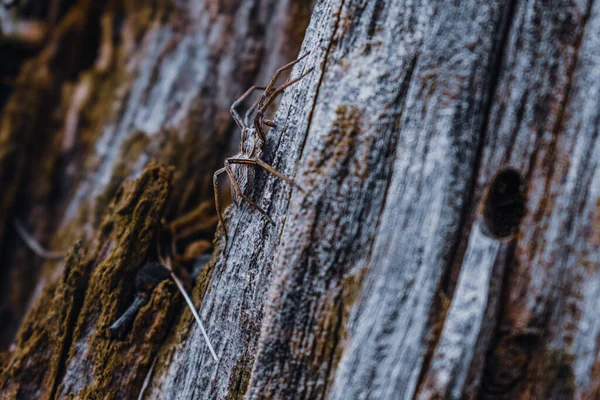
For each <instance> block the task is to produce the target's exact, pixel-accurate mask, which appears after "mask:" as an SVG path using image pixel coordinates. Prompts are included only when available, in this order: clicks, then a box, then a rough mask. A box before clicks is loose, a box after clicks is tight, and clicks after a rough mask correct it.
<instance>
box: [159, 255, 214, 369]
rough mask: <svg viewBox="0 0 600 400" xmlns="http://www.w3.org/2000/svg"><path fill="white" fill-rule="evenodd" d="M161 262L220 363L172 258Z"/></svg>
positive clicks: (211, 351) (211, 352) (212, 353)
mask: <svg viewBox="0 0 600 400" xmlns="http://www.w3.org/2000/svg"><path fill="white" fill-rule="evenodd" d="M160 261H161V262H162V264H163V266H164V267H165V268H166V269H168V270H169V271H170V272H171V277H172V278H173V281H174V282H175V285H177V289H179V291H180V292H181V295H182V296H183V298H184V299H185V302H186V303H187V305H188V307H189V309H190V311H191V312H192V315H193V316H194V318H195V319H196V322H198V326H199V327H200V331H201V332H202V335H203V336H204V340H205V341H206V345H207V346H208V349H209V350H210V354H211V355H212V357H213V359H214V360H215V361H217V362H218V361H219V358H218V357H217V353H216V352H215V349H214V348H213V346H212V344H211V343H210V339H209V337H208V334H207V333H206V329H204V324H203V323H202V320H201V319H200V315H198V312H197V311H196V307H195V306H194V303H193V302H192V299H191V298H190V296H189V295H188V294H187V292H186V290H185V288H184V287H183V284H182V283H181V281H180V280H179V278H177V276H176V275H175V273H174V272H173V268H172V267H171V258H170V257H169V256H167V258H166V259H163V258H162V257H161V260H160Z"/></svg>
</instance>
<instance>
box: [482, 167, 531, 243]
mask: <svg viewBox="0 0 600 400" xmlns="http://www.w3.org/2000/svg"><path fill="white" fill-rule="evenodd" d="M524 214H525V196H524V195H523V181H522V179H521V174H519V172H518V171H516V170H514V169H506V170H504V171H501V172H500V173H498V175H496V177H495V178H494V179H493V180H492V183H491V184H490V187H489V189H488V193H487V196H486V198H485V201H484V204H483V221H484V228H485V229H486V230H487V233H490V234H492V235H493V236H496V237H498V238H505V237H508V236H510V235H512V234H514V233H515V232H517V230H518V228H519V222H520V221H521V219H522V218H523V215H524Z"/></svg>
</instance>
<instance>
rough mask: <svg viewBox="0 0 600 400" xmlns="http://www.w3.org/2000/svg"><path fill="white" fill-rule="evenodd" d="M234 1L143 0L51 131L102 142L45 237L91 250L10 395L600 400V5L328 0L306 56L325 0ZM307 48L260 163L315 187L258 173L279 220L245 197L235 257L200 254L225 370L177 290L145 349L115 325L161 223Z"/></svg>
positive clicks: (29, 327)
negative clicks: (54, 234)
mask: <svg viewBox="0 0 600 400" xmlns="http://www.w3.org/2000/svg"><path fill="white" fill-rule="evenodd" d="M84 3H85V2H83V1H82V2H81V4H84ZM234 3H235V2H234ZM234 3H230V2H208V1H207V2H199V3H195V2H190V3H189V4H188V3H182V4H179V5H178V6H177V7H174V8H172V9H171V8H167V7H165V6H161V7H159V8H157V9H158V10H159V12H158V13H156V14H150V16H148V15H147V14H146V12H150V11H148V10H143V9H140V10H137V9H136V7H135V6H136V5H135V4H133V3H132V4H129V3H127V4H128V7H130V8H125V9H124V15H125V16H126V19H125V21H126V24H125V26H126V27H127V29H125V30H123V31H122V41H117V42H115V43H114V49H113V54H114V56H113V57H114V58H113V59H112V60H113V61H112V62H110V63H108V64H107V65H109V67H106V68H108V69H105V70H102V71H104V72H102V71H100V72H98V69H99V68H100V69H102V68H101V67H102V66H103V65H104V64H102V62H101V61H102V57H99V58H98V59H97V60H96V62H95V65H94V67H93V68H95V74H96V75H94V74H93V73H91V72H90V71H87V72H85V73H82V74H81V75H80V76H79V77H78V78H77V80H76V81H75V83H73V87H74V89H73V90H72V91H71V92H69V93H71V94H70V95H68V96H66V98H65V99H64V101H65V102H66V105H65V106H64V108H66V109H67V110H75V111H72V113H71V114H69V113H68V112H66V113H65V114H64V115H65V121H73V119H70V120H69V119H68V118H66V116H68V115H74V114H77V115H78V114H81V115H83V117H81V118H80V119H78V120H77V119H76V121H84V122H85V123H81V122H79V123H76V124H75V126H76V128H74V130H73V129H71V130H69V129H68V127H69V126H72V124H71V125H69V124H67V123H66V122H65V124H64V126H63V128H61V129H57V130H56V131H57V132H60V133H56V135H59V137H60V138H61V140H60V141H59V142H61V143H63V146H66V145H65V143H66V144H69V143H79V140H80V139H79V138H85V140H83V139H82V140H83V142H84V143H85V145H84V144H83V143H80V146H82V150H81V152H80V153H77V154H80V155H79V156H77V157H75V156H73V157H72V158H69V162H70V163H71V165H73V166H74V167H76V166H78V165H81V166H83V167H82V168H83V172H82V173H81V174H75V175H72V176H66V177H64V179H65V180H66V182H67V183H66V184H65V185H67V187H69V188H70V190H68V191H67V192H68V193H69V194H68V195H66V194H65V195H64V199H65V200H64V201H62V200H61V201H58V200H55V201H56V203H57V204H58V206H57V208H58V209H60V210H63V214H62V217H61V219H60V221H59V223H56V224H55V225H56V227H55V228H47V229H49V230H52V229H57V228H59V227H61V230H60V232H59V233H58V235H59V236H58V237H60V238H63V239H62V241H63V242H68V243H72V242H74V240H75V239H76V238H77V237H81V238H82V240H81V241H80V244H79V245H77V246H75V248H74V250H72V251H71V252H70V255H69V257H68V258H67V260H66V261H65V262H64V265H62V264H61V265H57V266H52V265H50V264H48V265H46V267H45V271H49V272H46V273H45V274H40V276H41V277H44V278H43V279H42V280H40V282H42V283H38V286H44V285H43V282H48V283H46V284H45V289H44V290H43V291H42V290H40V293H42V294H40V295H38V296H37V298H38V300H37V302H36V301H35V300H34V302H33V304H34V305H33V306H32V308H31V310H30V311H29V314H28V316H27V317H26V319H25V323H24V324H23V326H22V327H21V330H20V332H19V336H18V337H19V339H18V341H17V343H16V346H13V348H12V349H10V351H9V352H8V353H6V354H5V355H4V357H3V358H2V360H3V362H2V364H0V365H2V366H3V371H2V375H0V388H1V390H2V392H1V393H2V395H5V396H9V395H14V396H17V395H21V396H26V395H27V394H31V393H35V391H36V390H40V391H42V393H43V394H44V396H45V398H54V397H57V398H60V397H64V398H66V397H68V396H69V395H71V396H75V397H77V396H79V397H83V396H86V395H87V396H89V397H90V398H97V397H105V396H106V397H108V398H122V397H123V396H126V397H132V396H133V397H135V396H136V395H137V394H138V393H139V392H140V388H141V387H142V384H143V381H144V379H147V381H148V387H147V389H146V390H145V392H144V398H147V399H150V398H151V399H162V398H169V399H190V398H197V399H206V398H214V399H217V398H219V399H221V398H249V399H259V398H265V399H271V398H281V399H287V398H305V399H319V398H329V399H355V398H356V399H361V398H372V399H398V398H402V399H412V398H418V399H431V398H451V399H459V398H461V399H462V398H468V399H474V398H478V399H480V398H490V399H529V398H538V399H547V398H552V399H575V398H576V399H579V398H581V399H596V398H598V397H600V350H599V349H600V323H599V322H598V318H597V315H596V313H597V310H598V309H599V308H600V300H599V299H600V176H599V173H600V172H599V171H600V166H599V165H598V163H599V161H598V160H600V141H599V139H598V129H599V128H598V121H600V118H599V115H600V107H599V106H598V105H599V104H600V87H599V85H600V83H599V82H600V72H599V71H600V50H599V49H600V47H599V42H598V41H599V38H600V5H598V3H597V2H592V1H591V0H587V1H560V2H559V1H540V0H530V1H525V0H520V1H512V2H511V1H503V0H494V1H489V2H485V3H483V4H482V3H481V2H475V1H471V0H469V1H466V2H460V4H459V3H458V2H450V1H445V2H437V1H401V0H394V1H387V2H386V1H378V0H373V1H370V0H369V1H359V0H320V1H317V2H316V4H315V5H314V8H313V9H312V16H311V17H310V24H309V26H308V28H307V30H306V33H305V38H304V42H303V44H302V48H301V49H300V50H299V45H300V38H301V37H302V34H303V33H304V29H303V26H305V25H304V24H306V23H307V21H308V16H309V11H308V10H310V7H311V5H310V4H308V3H302V4H300V3H295V2H294V4H293V5H292V2H290V3H287V2H268V1H264V2H252V1H245V0H244V1H240V2H238V3H239V4H238V3H235V4H234ZM114 7H115V6H114V5H113V6H108V7H107V8H106V10H104V14H102V15H104V16H105V17H103V18H109V17H111V18H112V17H115V16H116V15H120V14H119V13H120V12H121V10H120V9H118V8H114ZM155 12H156V11H155ZM106 15H108V16H109V17H106ZM134 21H135V23H134ZM257 21H258V22H257ZM130 23H131V26H129V25H127V24H130ZM102 26H104V27H105V29H108V28H106V27H110V26H113V25H111V24H108V23H106V24H105V25H102ZM127 40H134V42H131V43H128V42H127ZM105 45H106V43H105ZM104 48H106V46H104ZM298 50H299V53H300V54H304V53H305V52H308V51H310V55H309V56H308V57H307V58H306V59H304V60H303V61H302V62H301V63H299V64H298V65H297V66H296V67H295V68H294V70H293V72H292V76H298V75H300V74H301V73H302V71H306V70H307V69H308V68H311V67H314V71H313V72H312V73H311V74H309V75H308V76H307V77H306V78H304V79H303V80H302V81H300V82H299V83H298V84H297V85H295V86H293V87H291V88H290V89H289V90H286V92H285V93H284V95H283V97H282V100H281V103H280V105H279V108H278V111H277V113H276V115H275V118H274V119H275V122H276V123H277V127H276V128H273V129H271V130H270V133H269V135H268V138H267V142H266V146H265V155H264V159H265V161H267V162H269V163H270V164H272V165H273V166H275V167H276V168H277V169H278V170H279V171H281V172H282V173H284V174H286V175H287V176H290V177H293V178H294V179H295V181H296V182H297V183H298V184H299V185H300V186H301V187H303V188H304V189H305V191H300V190H298V189H297V188H291V187H290V186H289V185H287V184H286V183H285V182H283V181H281V180H279V179H277V178H275V177H272V176H270V175H268V174H266V173H264V172H263V171H257V173H256V182H255V184H254V185H253V187H252V188H251V190H250V191H249V192H248V193H247V194H248V195H249V196H250V197H251V198H252V199H253V200H254V201H256V202H257V203H258V204H260V205H261V206H262V207H263V208H265V210H266V211H267V212H268V214H269V216H270V217H271V218H272V220H273V221H274V224H271V223H269V221H268V220H267V219H266V218H265V217H264V216H262V215H261V214H260V213H258V212H256V211H255V210H253V209H252V208H251V207H249V206H248V205H247V204H243V205H242V206H241V207H230V208H229V209H228V210H227V213H226V218H225V220H226V225H227V232H228V234H229V237H228V246H227V248H224V240H223V239H224V237H223V233H224V230H223V229H217V236H216V239H215V242H214V251H213V253H212V258H211V259H210V261H209V262H208V263H207V264H206V258H202V259H200V260H199V261H198V262H197V263H196V265H195V267H194V268H195V270H199V271H200V273H199V276H198V278H197V280H196V285H195V288H194V292H193V294H194V296H193V297H194V299H195V302H196V303H197V304H198V305H199V312H200V316H201V317H202V319H203V321H204V322H205V324H206V326H207V331H208V334H209V336H210V338H211V341H212V343H213V345H214V346H215V349H216V352H217V355H218V357H219V361H218V362H215V361H214V360H213V359H212V357H211V356H210V352H209V350H208V347H207V346H206V343H205V342H204V339H203V337H202V335H201V333H200V330H199V329H198V327H197V326H196V325H195V324H194V322H193V319H192V317H191V314H190V313H189V311H185V309H184V305H183V304H182V303H181V301H180V298H179V296H178V295H176V294H174V288H173V286H172V285H171V284H165V285H163V286H161V287H160V288H161V289H160V290H157V291H155V293H154V294H153V296H152V299H153V300H152V301H151V302H150V303H149V304H148V305H147V306H145V308H144V309H143V310H145V313H147V316H146V317H144V316H138V318H137V319H136V322H135V324H134V328H133V331H132V333H131V334H130V335H129V336H128V339H127V340H126V341H124V342H118V343H114V342H113V341H112V340H109V339H107V338H103V337H102V332H103V330H104V329H105V328H106V326H108V325H110V323H112V322H113V321H114V318H116V317H117V316H118V312H117V311H118V310H121V311H122V310H124V308H125V306H126V303H127V301H126V300H130V298H131V296H130V294H131V285H132V283H131V282H130V281H129V282H128V281H127V277H128V276H131V274H133V273H134V271H136V270H137V269H139V267H141V264H142V262H143V260H145V259H151V258H153V257H156V251H157V249H156V246H153V244H152V243H149V242H148V238H149V237H151V238H154V236H155V234H153V233H152V232H156V231H159V230H161V221H160V219H161V216H162V215H165V216H166V219H167V220H173V219H175V218H176V217H178V216H180V215H182V214H183V213H184V212H185V211H189V210H191V209H193V208H194V207H196V206H197V205H198V204H199V203H202V202H203V201H210V199H211V197H212V191H211V190H212V189H211V188H210V182H211V179H212V172H213V171H214V170H215V169H216V168H217V167H218V166H219V165H220V162H221V160H222V158H223V156H224V155H226V154H228V152H230V153H234V152H235V147H233V146H235V139H234V138H235V136H233V133H234V132H235V130H234V129H233V123H232V121H231V119H230V117H229V115H228V107H229V105H230V103H231V102H232V100H234V99H235V97H237V96H238V95H239V94H241V93H242V92H243V90H244V89H245V88H246V87H248V86H250V85H251V84H252V83H258V84H260V83H266V82H267V81H268V78H269V75H270V74H271V73H272V72H273V71H274V69H275V68H276V67H278V66H280V65H282V64H284V63H285V61H288V60H291V59H293V58H295V56H296V55H297V54H298ZM22 74H23V75H25V74H26V70H24V71H23V73H22ZM25 76H26V75H25ZM86 76H91V78H86ZM23 79H25V78H23ZM86 82H88V83H86ZM86 85H88V87H87V88H86ZM44 87H45V86H44ZM77 88H79V93H86V92H90V93H98V94H94V95H90V96H91V97H90V98H86V99H85V101H78V100H77V99H78V96H77V93H78V90H77ZM45 90H49V91H52V90H54V89H52V88H50V89H45ZM19 93H26V90H25V89H24V88H21V89H20V91H19V89H17V90H15V92H14V95H13V96H16V95H17V94H19ZM81 96H83V95H81ZM83 97H85V96H83ZM105 104H109V105H110V107H101V106H102V105H105ZM67 106H68V107H67ZM7 109H9V108H8V106H7V107H5V111H4V114H3V116H2V122H3V124H8V122H6V120H7V118H9V117H8V116H7V115H9V113H7V111H6V110H7ZM77 110H79V111H77ZM92 116H93V117H94V118H92ZM82 118H83V119H82ZM85 118H87V119H85ZM92 122H93V123H92ZM2 126H6V125H2ZM5 129H9V128H5ZM5 132H6V133H5ZM10 132H12V131H9V130H5V131H2V133H3V134H5V135H8V134H9V133H10ZM68 132H71V134H72V135H74V136H68V135H67V134H68ZM85 132H89V133H87V134H85ZM94 132H95V133H94ZM65 135H67V136H65ZM1 137H2V136H0V138H1ZM49 137H52V136H51V135H50V136H49ZM65 137H67V138H69V137H71V138H73V137H74V138H75V139H70V140H67V139H65ZM72 140H75V142H73V141H72ZM174 143H175V144H174ZM229 143H233V146H230V145H229ZM72 146H75V147H77V145H72ZM66 147H69V146H66ZM229 147H231V150H230V149H229ZM69 148H73V147H69ZM15 154H18V153H15ZM21 157H23V156H21ZM48 157H51V156H50V155H48ZM83 160H87V162H85V163H83ZM89 160H92V161H89ZM151 160H158V161H159V162H161V163H163V164H165V165H167V166H168V165H173V166H174V168H173V169H171V170H168V169H167V168H165V167H161V166H159V165H158V164H152V165H151V166H149V167H146V165H147V164H148V163H150V162H151ZM0 161H2V159H0ZM80 163H81V164H80ZM0 165H4V164H0ZM0 173H6V172H5V171H0ZM27 174H31V172H27ZM27 174H26V175H24V176H28V175H27ZM153 174H154V175H153ZM149 176H155V178H154V179H151V180H149V178H148V177H149ZM125 178H138V180H137V181H134V182H132V183H128V184H126V186H125V188H124V189H119V187H120V186H121V185H122V182H123V180H124V179H125ZM23 179H25V180H26V178H23ZM27 182H28V181H27ZM150 182H152V183H150ZM160 182H164V183H163V184H161V183H160ZM28 184H31V183H28ZM69 185H71V186H69ZM223 186H225V185H223ZM11 187H19V185H18V184H13V186H11ZM132 188H138V189H132ZM159 188H160V189H159ZM152 193H156V194H152ZM123 194H125V195H123ZM15 196H17V197H15V199H17V198H18V195H15ZM115 197H116V199H115ZM149 199H152V201H150V204H148V201H149ZM14 202H15V200H13V203H2V204H9V205H8V206H3V205H2V204H0V206H2V207H5V208H3V210H6V212H10V211H11V210H14V205H11V204H14ZM123 202H126V203H127V204H129V206H127V207H125V208H123V206H120V205H119V204H122V203H123ZM41 203H42V204H43V201H41ZM145 204H146V206H144V205H145ZM109 205H110V206H109ZM24 209H27V207H24ZM119 209H125V210H127V211H122V212H118V211H116V210H119ZM136 210H138V211H136ZM6 215H9V214H6ZM132 215H140V216H141V217H140V218H138V217H135V218H134V217H130V216H132ZM202 215H203V214H202ZM116 216H118V217H116ZM205 218H207V221H208V219H211V221H213V223H214V214H212V213H208V214H207V215H206V216H205ZM107 221H113V222H112V223H109V222H107ZM3 223H4V225H6V224H7V223H6V222H3ZM29 223H30V224H31V223H32V221H31V220H30V222H29ZM106 224H109V225H110V224H113V225H114V226H112V227H111V228H110V229H108V228H107V227H106V226H107V225H106ZM207 224H208V223H207ZM51 225H52V224H51ZM207 226H209V228H207V231H206V232H205V233H202V234H201V235H200V237H201V238H203V240H205V238H207V237H210V236H211V235H212V230H211V229H212V228H211V227H210V226H211V225H210V224H208V225H207ZM86 231H87V232H89V233H87V234H86V233H85V232H86ZM6 232H8V233H7V234H5V235H4V236H5V237H8V238H9V239H6V238H1V237H0V239H1V240H3V244H2V246H3V247H2V248H3V249H4V248H6V245H5V244H4V241H6V240H14V238H13V239H10V238H11V237H12V236H11V235H12V234H11V233H10V231H9V230H7V231H6ZM118 232H122V233H118ZM111 235H116V236H115V237H114V238H112V236H111ZM123 235H125V236H123ZM203 235H204V236H203ZM98 238H103V239H102V240H100V239H98ZM111 238H112V239H111ZM118 238H121V239H118ZM102 243H110V245H109V246H108V248H106V249H104V247H103V245H102ZM131 243H139V244H140V246H137V247H136V248H135V249H132V248H131V247H130V246H131ZM59 244H60V243H58V242H56V243H55V246H56V245H59ZM93 249H96V250H93ZM102 249H104V250H102ZM103 252H106V254H105V253H103ZM91 254H95V255H94V256H90V255H91ZM102 254H104V255H102ZM117 255H118V257H117ZM2 257H5V255H4V254H2ZM12 257H14V256H12ZM86 257H87V258H86ZM89 257H91V260H111V259H113V258H115V257H117V259H118V260H121V261H119V262H116V263H108V262H107V261H97V262H96V261H93V262H92V261H90V262H83V261H82V260H87V259H90V258H89ZM103 257H108V258H106V259H105V258H103ZM205 264H206V265H205ZM18 265H19V264H14V265H13V266H12V267H11V268H17V269H18ZM77 265H85V266H86V267H85V268H83V269H81V268H76V267H75V266H77ZM109 266H110V267H109ZM3 268H9V266H7V267H4V266H3ZM80 270H81V271H84V272H79V274H80V275H76V277H77V278H70V279H69V276H71V275H69V274H73V273H74V272H70V271H80ZM110 288H112V289H110ZM111 293H112V294H111ZM49 298H51V299H53V300H52V302H50V303H49V302H48V299H49ZM96 298H97V299H99V301H92V299H96ZM70 299H72V300H70ZM50 305H52V306H50ZM101 305H102V306H101ZM48 308H50V309H58V310H59V311H53V312H56V313H59V314H60V315H63V317H61V318H58V319H57V318H46V319H44V318H38V317H36V316H39V315H44V313H48V312H49V311H48ZM52 315H53V314H52ZM28 321H29V322H28ZM31 321H35V323H32V322H31ZM169 321H170V322H169ZM165 325H166V327H165ZM58 326H65V329H66V332H67V334H66V335H65V336H60V337H55V336H52V335H50V336H48V337H47V338H46V342H45V343H46V344H45V345H44V346H41V347H40V349H41V350H39V351H38V350H36V347H34V346H33V345H32V344H33V343H37V342H36V340H38V339H37V338H44V337H46V336H44V334H45V333H46V332H51V331H53V330H56V328H57V327H58ZM36 346H38V345H36ZM49 348H59V349H62V350H60V353H59V354H62V355H61V356H59V357H57V356H51V355H50V352H49V351H48V349H49ZM92 350H93V351H92ZM117 359H119V360H123V364H124V365H123V366H119V367H118V368H116V367H115V365H114V360H117ZM111 360H112V361H111ZM154 360H156V362H155V363H154V367H153V368H152V369H151V368H150V365H151V364H152V362H153V361H154ZM26 374H33V375H34V376H36V379H35V380H32V381H31V382H27V385H25V384H24V383H23V382H21V379H23V378H22V377H24V376H26ZM20 377H21V378H20ZM117 382H119V384H117Z"/></svg>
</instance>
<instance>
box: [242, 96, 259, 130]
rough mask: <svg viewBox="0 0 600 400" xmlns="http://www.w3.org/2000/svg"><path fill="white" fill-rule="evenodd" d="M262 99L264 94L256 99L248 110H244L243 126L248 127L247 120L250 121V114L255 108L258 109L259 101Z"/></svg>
mask: <svg viewBox="0 0 600 400" xmlns="http://www.w3.org/2000/svg"><path fill="white" fill-rule="evenodd" d="M263 97H264V93H263V94H262V95H261V96H260V97H259V98H258V99H256V101H255V102H254V103H252V106H250V108H249V109H248V110H246V115H245V116H244V124H245V125H246V126H248V120H249V119H250V115H251V114H252V112H253V111H254V110H256V107H258V105H259V104H260V100H261V99H262V98H263Z"/></svg>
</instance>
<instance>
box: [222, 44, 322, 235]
mask: <svg viewBox="0 0 600 400" xmlns="http://www.w3.org/2000/svg"><path fill="white" fill-rule="evenodd" d="M308 54H309V53H306V54H304V55H303V56H302V57H299V58H298V59H296V60H294V61H292V62H290V63H289V64H286V65H284V66H283V67H281V68H279V69H278V70H277V71H276V72H275V74H274V75H273V77H272V78H271V81H270V82H269V84H268V85H267V86H266V87H264V86H252V87H251V88H250V89H248V90H247V91H246V92H245V93H244V94H243V95H241V96H240V98H239V99H237V100H236V101H235V102H234V103H233V104H232V105H231V108H230V111H231V116H232V117H233V119H234V120H235V123H236V124H237V126H238V127H239V128H240V129H241V140H240V152H239V153H238V154H236V155H235V156H233V157H229V158H227V159H226V160H225V166H224V167H223V168H221V169H219V170H218V171H216V172H215V173H214V175H213V187H214V192H215V207H216V209H217V216H218V218H219V222H220V223H221V226H223V229H224V230H225V240H227V228H226V227H225V223H224V221H223V215H222V213H221V207H220V205H219V186H218V178H219V175H221V174H223V173H227V176H228V177H229V181H230V182H231V189H232V191H231V192H232V197H233V202H234V203H235V205H236V206H239V205H240V203H241V200H244V201H245V202H247V203H248V204H250V205H251V206H252V207H253V208H254V209H256V210H257V211H259V212H260V213H261V214H263V215H264V216H266V217H267V218H268V219H269V221H270V222H271V223H273V220H271V218H270V217H269V216H268V214H267V212H266V211H265V210H263V209H262V208H261V207H260V206H259V205H258V204H256V203H255V202H253V201H252V200H250V198H248V197H247V196H246V195H245V194H244V192H245V190H246V188H247V187H248V186H250V185H251V184H252V182H253V180H254V169H253V168H241V167H242V166H244V167H253V166H257V165H258V166H259V167H261V168H263V169H264V170H265V171H267V172H269V173H270V174H273V175H275V176H276V177H278V178H280V179H283V180H284V181H286V182H287V183H289V184H290V185H294V186H296V187H297V188H299V189H300V190H303V189H302V188H301V187H300V186H299V185H298V184H297V183H295V182H294V181H293V180H292V179H290V178H288V177H287V176H285V175H283V174H282V173H281V172H279V171H277V170H276V169H275V168H273V167H272V166H271V165H269V164H267V163H266V162H264V161H263V160H262V159H261V157H262V153H263V150H262V149H263V146H264V144H265V133H264V131H263V124H265V125H267V126H270V127H274V126H275V123H274V122H273V121H271V120H265V119H264V113H265V111H266V110H267V108H268V107H269V106H270V105H271V103H272V102H273V100H275V98H276V97H277V96H278V95H279V94H281V93H282V92H283V91H284V90H285V89H286V88H288V87H289V86H291V85H293V84H294V83H296V82H298V81H299V80H301V79H302V78H304V77H305V76H306V75H308V74H310V73H311V72H312V70H313V68H311V69H309V70H308V71H307V72H305V73H303V74H302V75H300V76H299V77H298V78H295V79H293V80H288V81H286V83H284V84H283V85H282V86H281V87H278V88H274V87H273V86H275V81H276V80H277V78H279V75H280V74H281V73H282V72H283V71H285V70H287V69H290V68H292V67H293V66H294V65H296V64H297V63H298V62H299V61H300V60H302V59H303V58H305V57H306V56H308ZM254 90H263V93H262V94H261V95H260V97H259V98H258V100H256V101H255V102H254V104H252V106H251V107H250V108H249V109H248V111H246V115H245V118H244V120H242V118H241V117H240V115H239V114H238V112H237V111H236V110H235V108H236V107H237V106H238V105H239V104H240V103H241V102H243V101H244V100H245V99H246V98H247V97H248V96H249V95H250V93H252V92H253V91H254ZM253 112H255V115H254V121H253V125H252V126H248V125H249V123H248V120H249V118H250V116H251V115H252V113H253ZM225 243H227V242H225ZM225 246H227V245H225Z"/></svg>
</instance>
